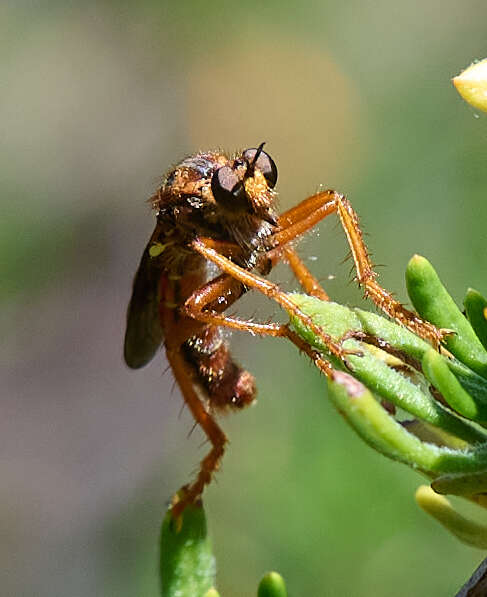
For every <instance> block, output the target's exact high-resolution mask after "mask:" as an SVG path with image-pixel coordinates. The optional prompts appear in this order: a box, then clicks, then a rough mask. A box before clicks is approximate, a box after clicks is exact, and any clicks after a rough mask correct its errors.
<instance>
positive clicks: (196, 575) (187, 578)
mask: <svg viewBox="0 0 487 597" xmlns="http://www.w3.org/2000/svg"><path fill="white" fill-rule="evenodd" d="M160 575H161V596H162V597H196V596H198V595H205V593H206V592H207V591H209V590H210V589H211V588H212V587H213V585H214V583H215V558H214V557H213V554H212V551H211V545H210V540H209V538H208V534H207V528H206V517H205V512H204V510H203V507H202V506H197V505H194V506H188V507H187V508H186V509H185V510H184V512H183V514H182V515H181V516H180V518H179V519H173V516H172V514H171V509H169V510H168V512H167V513H166V516H165V517H164V521H163V523H162V531H161V559H160ZM210 595H211V593H210Z"/></svg>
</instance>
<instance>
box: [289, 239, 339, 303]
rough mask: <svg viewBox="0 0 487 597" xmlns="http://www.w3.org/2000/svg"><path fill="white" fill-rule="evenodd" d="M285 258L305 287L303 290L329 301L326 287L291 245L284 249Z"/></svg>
mask: <svg viewBox="0 0 487 597" xmlns="http://www.w3.org/2000/svg"><path fill="white" fill-rule="evenodd" d="M283 254H284V258H285V259H286V262H287V263H288V264H289V267H290V268H291V269H292V270H293V273H294V275H295V276H296V279H297V280H298V282H299V283H300V284H301V286H302V287H303V290H304V291H305V292H306V293H307V294H310V295H311V296H316V297H317V298H319V299H321V300H322V301H329V300H330V297H329V296H328V294H327V293H326V291H325V289H324V288H323V287H322V286H321V284H320V283H319V282H318V280H317V279H316V278H315V277H314V276H313V274H312V273H311V272H310V271H309V269H308V268H307V267H306V266H305V265H304V263H303V261H302V260H301V258H300V257H299V255H298V254H297V253H296V251H295V250H294V249H292V248H291V247H285V248H284V249H283Z"/></svg>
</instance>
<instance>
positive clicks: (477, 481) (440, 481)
mask: <svg viewBox="0 0 487 597" xmlns="http://www.w3.org/2000/svg"><path fill="white" fill-rule="evenodd" d="M431 487H432V488H433V489H434V490H435V491H436V493H441V494H443V495H446V494H451V495H461V496H470V495H475V494H476V493H485V492H487V470H485V471H480V472H479V473H468V474H461V473H459V474H456V475H444V476H441V477H438V478H436V479H435V480H434V481H433V482H432V483H431Z"/></svg>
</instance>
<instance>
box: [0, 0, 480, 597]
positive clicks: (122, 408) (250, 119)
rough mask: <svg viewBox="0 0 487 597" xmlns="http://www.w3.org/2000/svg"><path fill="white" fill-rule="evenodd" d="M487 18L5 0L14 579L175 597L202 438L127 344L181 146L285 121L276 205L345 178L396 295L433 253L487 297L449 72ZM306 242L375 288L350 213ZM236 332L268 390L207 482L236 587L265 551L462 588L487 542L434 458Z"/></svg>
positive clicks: (237, 144)
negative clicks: (181, 537) (174, 551)
mask: <svg viewBox="0 0 487 597" xmlns="http://www.w3.org/2000/svg"><path fill="white" fill-rule="evenodd" d="M486 23H487V4H486V3H485V2H483V1H482V2H480V1H475V0H470V1H469V0H467V1H465V2H462V3H460V2H458V1H457V0H455V1H454V0H446V1H445V0H443V1H441V2H440V1H439V0H435V1H427V2H419V1H418V0H412V1H411V2H387V1H385V0H382V1H377V2H360V1H358V0H351V1H349V2H339V1H338V0H330V1H329V2H325V1H321V2H316V1H313V2H304V3H301V4H299V5H298V4H297V3H294V2H288V1H284V2H283V1H281V2H274V1H270V2H266V3H265V4H263V3H260V2H253V1H252V0H251V1H249V2H246V3H242V2H240V3H232V2H226V3H225V2H204V3H203V2H201V3H200V2H155V1H139V2H109V1H108V0H107V1H98V2H89V1H86V2H74V1H71V2H66V1H64V2H61V1H59V2H55V1H52V2H41V1H39V2H34V1H31V2H28V1H27V0H26V1H21V2H14V1H8V0H7V1H5V0H4V1H3V2H2V3H1V5H0V31H1V36H0V47H1V53H0V81H1V93H0V127H1V144H2V152H1V162H0V188H1V201H2V212H1V213H2V217H1V218H0V248H1V251H0V255H1V256H2V257H1V258H0V263H1V264H2V275H1V280H2V283H1V286H0V293H1V301H2V303H1V311H0V312H1V318H2V334H3V342H2V345H1V348H0V350H1V361H0V362H1V366H2V375H1V379H2V386H3V388H2V399H1V406H0V408H1V416H0V461H1V478H2V483H1V486H0V525H1V543H0V550H1V552H0V557H1V561H2V565H1V566H0V569H1V572H0V575H1V578H0V585H1V587H2V591H1V592H2V594H3V595H9V596H10V595H12V596H14V595H15V596H27V595H35V596H36V597H47V596H49V597H53V596H55V595H56V596H57V595H59V596H67V595H69V596H70V597H78V596H79V597H82V596H83V597H85V596H87V595H103V596H108V595H110V596H111V595H114V596H115V595H117V597H125V596H127V597H129V596H130V597H132V596H134V595H137V596H139V595H144V596H151V595H157V591H158V589H157V586H158V582H157V574H156V565H157V541H158V534H159V526H160V522H161V520H162V516H163V513H164V510H165V507H166V504H167V502H168V500H169V499H170V496H171V494H172V493H173V492H174V491H175V490H176V489H177V488H178V487H179V486H180V485H182V484H183V483H185V482H186V481H187V480H188V479H189V478H190V475H191V472H192V470H193V469H194V468H195V467H196V464H197V462H198V461H199V460H200V459H201V458H202V456H203V454H204V450H205V448H202V447H201V445H200V444H201V441H202V437H201V434H200V432H199V430H197V431H195V432H194V433H193V434H192V435H191V436H190V438H189V439H188V438H187V435H188V433H189V431H190V430H191V427H192V421H191V418H190V416H189V414H188V413H187V411H183V412H182V414H179V412H180V409H181V398H180V396H179V392H178V390H177V389H175V390H174V391H173V382H172V379H171V375H170V373H165V374H163V371H164V369H165V367H166V363H165V359H164V356H163V354H162V353H161V354H160V356H158V357H157V358H156V359H155V360H154V362H153V363H152V364H151V365H150V366H149V367H147V368H146V369H144V370H142V371H139V372H133V371H129V370H128V369H127V368H126V367H125V366H124V364H123V362H122V358H121V345H122V338H123V332H124V319H125V309H126V305H127V302H128V298H129V293H130V286H131V280H132V277H133V274H134V272H135V269H136V266H137V263H138V260H139V258H140V255H141V252H142V249H143V247H144V245H145V243H146V241H147V239H148V237H149V235H150V233H151V231H152V226H153V215H152V214H151V213H150V210H149V208H148V206H147V204H146V203H145V200H146V198H147V197H149V195H150V194H151V192H152V191H153V190H154V189H155V188H156V186H157V184H158V182H159V181H160V179H161V176H162V175H163V173H164V171H165V170H166V169H167V168H168V167H169V166H170V165H171V164H173V163H175V162H177V161H178V160H180V159H181V158H182V157H183V156H184V155H186V154H188V153H192V152H195V151H197V150H199V149H205V148H206V149H208V148H215V147H223V148H225V149H227V150H229V151H233V150H235V149H237V148H242V147H253V146H256V145H257V144H258V143H260V142H261V141H266V142H267V146H266V149H267V151H269V153H270V154H271V155H272V156H273V157H274V159H275V160H276V162H277V164H278V168H279V176H280V178H279V183H278V190H280V202H281V209H285V208H288V207H290V206H291V205H294V204H295V203H297V202H298V201H299V200H300V199H302V198H304V197H305V196H307V195H309V194H311V193H313V192H314V191H316V190H317V189H318V188H319V185H324V186H325V187H333V188H336V189H338V190H340V191H341V192H344V193H346V194H347V195H348V197H349V198H350V199H351V201H352V203H353V205H354V206H355V208H356V209H357V211H358V212H359V213H360V215H361V221H362V224H363V226H364V228H365V230H366V231H367V232H368V233H369V236H368V242H369V245H370V248H371V251H372V252H373V253H374V259H375V261H376V262H378V263H383V264H387V267H384V268H382V269H381V270H380V272H381V280H382V282H383V283H384V285H386V286H387V287H388V288H390V289H393V290H395V291H397V293H398V296H399V297H400V298H401V299H402V300H405V298H406V297H405V291H404V281H403V272H404V268H405V265H406V262H407V260H408V258H409V257H410V256H411V255H412V254H413V253H415V252H418V253H421V254H424V255H425V256H427V257H428V258H429V259H430V260H431V261H432V263H433V264H434V265H435V266H436V267H437V269H438V271H439V273H440V275H441V276H442V277H443V279H444V280H445V281H447V283H448V286H449V289H450V290H451V292H452V294H453V296H455V297H456V298H457V299H458V300H461V298H462V296H463V293H464V292H465V289H466V288H467V286H473V287H475V288H477V289H478V290H480V291H483V292H484V293H485V292H487V280H486V275H485V273H486V255H485V246H486V226H485V222H486V218H487V201H486V189H487V168H486V167H485V164H486V157H487V119H486V117H485V115H484V116H481V115H478V114H476V113H475V112H474V111H473V110H472V109H471V108H470V107H469V106H467V105H466V104H464V103H463V102H462V101H461V100H460V98H459V97H458V96H457V94H456V92H455V91H454V89H453V87H452V85H451V83H450V78H451V77H452V76H454V75H455V74H457V73H458V72H459V70H461V68H463V67H464V66H467V64H469V63H470V61H471V60H473V59H475V58H483V57H485V54H486V53H487V46H486V39H487V37H486ZM299 250H300V253H301V255H302V256H303V257H304V258H305V259H306V261H307V262H309V264H310V267H311V268H312V269H313V271H314V272H315V273H316V275H317V276H318V277H319V278H321V279H323V280H324V283H325V286H326V288H327V290H328V291H329V293H330V294H331V295H332V296H333V297H335V298H336V299H337V300H339V301H343V302H345V303H347V304H359V303H360V302H361V296H360V292H359V291H358V290H357V289H356V288H355V286H354V285H353V284H351V283H350V279H351V276H350V275H349V267H350V264H348V263H347V264H343V263H342V261H343V259H344V257H345V255H346V253H347V248H346V243H345V241H344V238H343V234H342V232H341V230H340V228H339V226H337V224H336V220H335V219H332V218H330V221H327V222H324V223H323V224H322V225H321V226H320V227H319V230H318V231H314V232H313V233H312V234H310V235H308V236H307V237H306V238H305V239H304V240H303V241H302V242H301V243H300V247H299ZM273 276H274V279H275V280H277V281H279V282H280V283H282V284H283V285H284V286H285V287H286V288H295V284H294V283H293V282H292V276H291V275H290V274H289V272H288V271H287V270H286V269H284V268H279V269H278V270H277V271H276V273H275V274H273ZM333 276H334V278H333ZM329 277H330V278H331V279H330V280H328V278H329ZM238 312H239V313H241V314H245V313H251V314H255V315H256V317H259V318H267V317H272V318H273V319H278V318H282V317H283V316H282V314H281V313H279V311H278V309H277V308H276V307H275V306H274V305H269V304H268V303H267V302H265V301H263V300H262V299H260V298H259V297H255V296H246V297H245V299H244V300H243V301H242V304H241V305H240V304H239V307H238ZM233 341H234V345H235V351H236V353H237V354H238V357H239V359H240V360H241V362H242V363H244V364H245V365H246V366H247V367H248V368H249V369H250V370H251V371H252V372H253V373H254V374H255V376H256V378H257V380H258V386H259V401H258V404H257V405H256V406H255V407H253V408H250V409H248V410H247V411H246V412H244V413H241V414H239V415H235V416H229V417H227V418H226V419H225V420H224V421H223V422H222V423H223V427H224V429H225V430H226V431H227V432H228V434H229V436H230V438H231V445H230V448H229V450H228V453H227V456H226V458H225V461H224V465H223V469H222V471H221V473H220V474H219V475H218V479H217V481H218V482H217V483H214V484H213V485H212V486H211V487H210V489H209V490H208V491H207V493H206V504H207V508H208V515H209V524H210V527H211V532H212V535H213V540H214V546H215V552H216V555H217V559H218V583H219V588H220V591H221V593H222V595H224V596H225V597H247V596H250V595H253V594H254V593H255V587H256V585H257V581H258V579H259V578H260V576H261V575H262V574H263V573H264V572H265V571H266V570H267V569H270V568H274V569H277V570H279V571H280V572H281V573H282V574H283V575H284V576H285V578H286V580H287V583H288V586H289V589H290V594H291V595H294V596H295V597H298V596H300V595H316V596H332V595H333V596H335V595H337V596H338V595H340V596H344V595H345V596H363V595H366V596H368V595H374V596H377V597H380V596H385V595H391V594H393V595H396V596H406V595H408V596H409V595H429V596H444V595H452V594H454V592H455V590H456V589H458V587H459V586H460V585H461V584H462V583H463V581H464V580H465V579H466V578H467V577H468V576H469V575H470V573H471V572H472V571H473V569H474V568H475V567H476V565H477V564H478V562H479V561H480V559H481V558H482V554H481V553H480V552H477V551H474V550H472V549H469V548H467V547H464V546H462V545H460V544H459V543H458V542H457V541H456V540H455V539H454V538H452V537H450V536H449V535H447V534H446V532H445V531H444V530H443V529H442V528H440V527H439V526H438V525H436V524H435V523H434V522H433V521H432V520H430V519H428V518H427V517H426V515H425V514H423V513H422V512H420V511H419V509H418V508H417V507H416V506H415V504H414V501H413V492H414V489H415V488H416V486H417V485H418V484H419V483H420V482H421V478H420V477H419V476H418V475H415V474H414V473H412V472H411V471H409V470H408V469H406V468H405V467H403V466H401V465H399V464H394V463H391V462H388V461H386V460H385V459H384V458H382V457H381V456H379V455H378V454H376V453H375V452H373V451H372V450H370V449H368V448H367V447H366V446H365V445H362V443H361V442H360V441H359V440H358V438H356V437H355V436H354V435H353V433H352V432H351V430H350V429H348V427H346V425H345V423H344V422H343V421H342V420H341V419H340V417H339V416H338V414H337V413H336V412H334V411H333V409H332V408H331V406H330V404H329V403H328V402H327V400H326V395H325V389H324V385H325V384H324V380H323V379H321V378H320V377H319V375H318V374H317V372H316V371H315V370H314V369H313V368H312V367H311V365H310V364H309V363H308V362H307V360H306V359H305V358H303V357H300V356H298V354H297V351H296V350H295V349H294V348H293V347H292V346H289V345H287V344H286V343H284V342H280V341H272V340H263V339H254V338H248V337H246V336H245V335H242V334H240V335H238V334H235V335H234V339H233Z"/></svg>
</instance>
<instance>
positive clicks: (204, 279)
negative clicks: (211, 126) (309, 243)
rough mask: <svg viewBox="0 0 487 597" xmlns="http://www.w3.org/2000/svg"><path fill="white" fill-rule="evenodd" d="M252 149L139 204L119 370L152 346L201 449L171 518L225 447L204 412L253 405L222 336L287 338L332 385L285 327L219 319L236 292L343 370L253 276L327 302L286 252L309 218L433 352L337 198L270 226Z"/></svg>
mask: <svg viewBox="0 0 487 597" xmlns="http://www.w3.org/2000/svg"><path fill="white" fill-rule="evenodd" d="M262 147H263V144H262V145H260V146H259V147H258V148H257V149H247V150H245V151H243V152H241V153H240V154H238V155H236V156H234V157H232V158H229V157H227V156H225V155H224V154H223V153H220V152H210V153H199V154H197V155H194V156H191V157H189V158H187V159H185V160H183V161H182V162H181V163H180V164H179V165H178V166H177V167H176V168H174V169H173V170H172V171H171V172H170V173H169V174H168V175H167V177H166V179H165V181H164V183H163V184H162V186H161V187H160V188H159V189H158V190H157V192H156V193H155V194H154V196H153V197H152V198H151V202H152V205H153V207H154V209H155V210H156V213H157V224H156V227H155V230H154V232H153V234H152V236H151V239H150V241H149V244H148V245H147V247H146V249H145V251H144V254H143V255H142V260H141V263H140V266H139V269H138V271H137V274H136V276H135V280H134V285H133V290H132V298H131V299H130V304H129V308H128V314H127V329H126V334H125V347H124V356H125V361H126V363H127V364H128V365H129V367H132V368H134V369H137V368H139V367H142V366H144V365H145V364H147V363H148V362H149V361H150V360H151V359H152V358H153V356H154V355H155V353H156V352H157V350H158V348H159V346H160V345H161V344H162V343H164V346H165V349H166V356H167V359H168V361H169V364H170V366H171V368H172V371H173V373H174V376H175V378H176V381H177V383H178V385H179V387H180V389H181V392H182V394H183V398H184V401H185V403H186V405H187V406H188V408H189V410H190V411H191V414H192V415H193V417H194V419H195V421H196V423H198V424H199V425H200V426H201V428H202V429H203V431H204V433H205V435H206V436H207V438H208V439H209V441H210V443H211V449H210V451H209V453H208V454H207V455H206V456H205V458H204V459H203V460H202V461H201V464H200V469H199V472H198V475H197V477H196V479H195V481H194V482H193V483H191V484H190V485H189V486H186V487H184V488H183V492H182V497H181V499H180V501H179V502H178V503H177V504H175V505H174V508H173V514H174V516H178V515H179V514H180V513H181V512H182V511H183V510H184V508H185V507H186V506H187V505H188V504H190V503H193V502H195V501H196V500H197V499H198V498H199V497H200V495H201V493H202V492H203V489H204V487H205V486H206V485H207V484H208V483H209V482H210V481H211V479H212V476H213V474H214V472H215V471H216V470H217V469H218V466H219V463H220V461H221V458H222V456H223V453H224V449H225V444H226V442H227V438H226V436H225V434H224V433H223V431H222V430H221V429H220V427H219V426H218V424H217V422H216V420H215V417H214V416H213V415H214V411H222V410H225V409H228V408H242V407H244V406H246V405H247V404H249V403H251V402H252V401H253V400H254V397H255V382H254V378H253V377H252V375H251V374H250V373H248V372H247V371H245V370H244V369H242V368H241V367H239V366H238V365H237V364H235V363H234V361H233V359H232V357H231V355H230V352H229V348H228V344H227V342H226V340H225V339H224V336H223V327H228V328H231V329H237V330H243V331H249V332H251V333H253V334H261V335H271V336H274V337H284V338H287V339H289V340H291V342H293V343H294V344H295V345H296V346H298V347H299V349H300V350H302V351H303V352H305V353H306V354H307V355H308V356H309V357H310V358H311V359H312V360H313V361H314V362H315V364H316V365H317V366H318V368H319V369H320V370H321V371H322V372H323V373H325V375H328V376H330V377H332V376H333V368H332V366H331V364H330V363H329V362H328V361H327V360H326V359H324V358H323V355H321V354H319V353H317V352H316V351H315V350H314V349H312V348H310V347H309V346H308V345H307V344H306V343H305V342H304V341H303V340H302V339H301V338H299V337H298V336H297V335H296V334H295V333H294V331H293V330H292V329H291V328H290V326H289V325H279V324H275V323H257V322H253V321H243V320H240V319H236V318H234V317H231V316H228V315H226V314H224V313H223V312H224V311H225V310H226V309H227V307H228V306H230V305H231V304H233V303H234V302H235V301H236V300H237V299H238V298H239V297H240V296H241V295H242V294H243V293H244V292H245V290H246V289H247V288H254V289H256V290H259V291H260V292H262V293H263V294H265V295H266V296H267V297H269V298H271V299H272V300H274V301H275V302H277V303H278V304H279V305H281V307H283V308H284V309H285V310H286V311H287V312H288V313H290V314H292V315H293V316H294V317H296V318H298V319H300V320H301V322H302V323H303V324H304V325H306V326H308V327H309V328H310V330H311V331H312V332H313V333H314V334H315V335H318V336H320V337H321V339H322V342H323V343H324V345H326V347H327V349H328V352H329V353H331V354H332V355H333V356H334V357H335V358H337V359H339V360H341V361H342V362H344V364H345V365H346V351H344V350H343V348H342V346H341V342H340V341H336V340H335V339H333V338H332V337H330V336H329V335H328V334H327V333H326V332H325V331H324V330H322V329H321V328H319V327H318V326H317V325H316V324H315V323H314V322H313V321H312V320H311V318H310V317H309V316H307V315H306V314H305V313H303V312H302V311H300V309H299V308H298V307H297V305H296V304H295V303H294V302H293V300H292V298H290V296H289V295H287V294H286V293H284V292H282V291H281V290H280V288H279V287H278V286H277V285H276V284H274V283H272V282H271V281H269V280H267V279H265V278H262V277H259V276H258V275H257V274H256V273H255V272H257V273H260V274H266V273H268V272H269V271H270V269H271V268H272V266H273V265H275V264H276V263H277V262H279V261H281V260H285V261H287V263H288V264H289V266H290V267H291V269H292V270H293V272H294V274H295V275H296V277H297V279H298V281H299V282H300V284H301V286H302V287H303V289H304V290H305V291H306V292H307V293H309V294H311V295H313V296H316V297H318V298H320V299H322V300H328V295H327V293H326V292H325V290H324V289H323V288H322V287H321V285H320V284H319V282H318V280H317V279H316V278H314V276H313V275H312V274H311V272H309V270H308V269H307V267H306V266H305V264H304V263H303V262H302V261H301V260H300V258H299V256H298V255H297V254H296V252H295V250H294V248H293V247H292V246H291V244H292V243H293V242H294V241H295V240H296V239H297V238H299V237H300V236H301V235H303V234H304V233H305V232H307V231H308V230H310V229H311V228H313V226H315V225H316V224H317V223H318V222H319V221H320V220H322V219H323V218H325V217H327V216H328V215H330V214H333V213H334V214H337V215H338V217H339V219H340V222H341V224H342V227H343V229H344V232H345V235H346V238H347V241H348V244H349V246H350V250H351V254H352V258H353V261H354V265H355V270H356V275H357V281H358V283H359V284H360V285H361V286H363V288H364V290H365V294H366V296H369V297H370V298H371V299H372V300H373V301H374V303H375V304H376V305H377V306H378V307H380V308H381V309H382V310H383V311H385V312H386V313H387V314H388V315H390V316H391V317H392V318H393V319H395V320H396V321H398V322H400V323H402V324H404V325H406V326H407V327H408V328H409V329H410V330H412V331H413V332H414V333H416V334H418V335H420V336H421V337H423V338H425V339H427V340H429V341H430V342H431V343H432V344H433V345H435V346H437V345H438V344H439V343H440V342H441V340H442V338H443V335H444V332H443V331H442V330H438V329H436V328H435V327H434V326H433V325H432V324H430V323H428V322H425V321H422V320H421V319H420V318H419V317H418V315H417V314H415V313H413V312H411V311H408V310H407V309H406V308H405V307H403V305H401V304H400V303H399V302H398V301H397V300H396V299H395V298H394V297H393V296H392V295H391V293H389V292H388V291H387V290H385V289H384V288H382V287H381V286H380V285H379V284H378V282H377V280H376V278H377V275H376V273H375V272H374V270H373V268H372V263H371V261H370V258H369V255H368V251H367V247H366V246H365V244H364V242H363V237H362V232H361V230H360V227H359V223H358V216H357V214H356V213H355V211H354V210H353V208H352V206H351V204H350V202H349V201H348V200H347V199H346V198H345V197H344V196H343V195H340V194H339V193H337V192H335V191H333V190H326V191H320V192H318V193H316V194H315V195H312V196H310V197H308V198H307V199H304V200H303V201H301V203H299V204H298V205H296V206H295V207H293V208H291V209H289V210H288V211H286V212H285V213H283V214H281V215H280V216H279V217H277V215H276V212H275V203H276V194H275V192H274V190H273V189H274V186H275V184H276V181H277V169H276V166H275V164H274V162H273V161H272V159H271V158H270V156H269V155H268V154H266V153H265V152H264V151H263V150H262ZM215 266H216V269H218V270H220V271H221V272H222V273H221V274H219V275H217V273H216V271H215V269H214V268H215ZM197 388H199V392H198V391H196V389H197Z"/></svg>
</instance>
